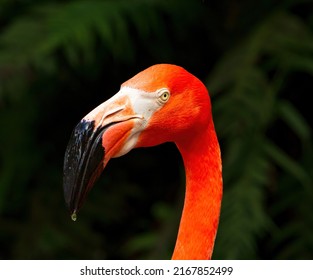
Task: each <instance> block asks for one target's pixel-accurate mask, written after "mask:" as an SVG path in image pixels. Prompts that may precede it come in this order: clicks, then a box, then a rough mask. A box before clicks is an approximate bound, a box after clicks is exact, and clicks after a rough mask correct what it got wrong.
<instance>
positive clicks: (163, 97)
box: [160, 90, 170, 102]
mask: <svg viewBox="0 0 313 280" xmlns="http://www.w3.org/2000/svg"><path fill="white" fill-rule="evenodd" d="M169 98H170V93H169V92H168V91H167V90H164V91H163V92H162V94H161V95H160V99H161V100H162V101H163V102H166V101H167V100H168V99H169Z"/></svg>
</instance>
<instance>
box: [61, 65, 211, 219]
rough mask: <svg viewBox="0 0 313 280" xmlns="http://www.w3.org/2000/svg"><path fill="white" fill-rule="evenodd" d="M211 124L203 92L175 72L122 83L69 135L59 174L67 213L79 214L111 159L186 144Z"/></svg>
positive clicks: (150, 71)
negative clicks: (133, 151)
mask: <svg viewBox="0 0 313 280" xmlns="http://www.w3.org/2000/svg"><path fill="white" fill-rule="evenodd" d="M210 118H211V103H210V98H209V95H208V92H207V89H206V87H205V86H204V85H203V83H202V82H201V81H200V80H199V79H197V78H196V77H195V76H193V75H192V74H190V73H189V72H187V71H186V70H184V69H183V68H181V67H179V66H175V65H169V64H158V65H154V66H151V67H149V68H147V69H146V70H144V71H142V72H140V73H138V74H137V75H135V76H134V77H133V78H131V79H130V80H128V81H126V82H125V83H123V84H122V86H121V88H120V90H119V92H118V93H116V94H115V95H114V96H113V97H111V98H110V99H109V100H107V101H105V102H104V103H102V104H100V105H99V106H98V107H96V108H95V109H94V110H92V111H91V112H90V113H89V114H87V115H86V116H85V117H84V118H83V119H82V120H81V121H80V122H79V123H78V124H77V126H76V127H75V129H74V130H73V132H72V136H71V138H70V140H69V143H68V146H67V149H66V152H65V158H64V169H63V187H64V195H65V200H66V203H67V205H68V207H69V209H70V211H71V213H74V214H75V213H76V212H77V211H78V210H79V209H80V207H81V206H82V204H83V202H84V200H85V197H86V194H87V193H88V192H89V190H90V189H91V188H92V187H93V185H94V183H95V181H96V180H97V179H98V177H99V176H100V174H101V172H102V171H103V169H104V167H105V166H106V164H107V163H108V161H109V160H110V159H111V158H115V157H119V156H122V155H124V154H126V153H128V152H129V151H130V150H131V149H133V148H136V147H148V146H155V145H158V144H161V143H164V142H175V143H176V144H177V145H179V144H180V143H183V142H184V141H189V140H190V139H191V138H192V136H193V135H194V134H195V133H196V131H197V130H201V129H202V128H204V126H205V125H207V124H208V122H209V121H210Z"/></svg>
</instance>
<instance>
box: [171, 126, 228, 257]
mask: <svg viewBox="0 0 313 280" xmlns="http://www.w3.org/2000/svg"><path fill="white" fill-rule="evenodd" d="M177 146H178V149H179V150H180V153H181V154H182V157H183V161H184V165H185V170H186V194H185V202H184V208H183V212H182V217H181V221H180V226H179V231H178V236H177V241H176V245H175V249H174V253H173V256H172V259H180V260H182V259H211V256H212V252H213V247H214V242H215V236H216V233H217V228H218V222H219V216H220V208H221V200H222V192H223V190H222V168H221V155H220V149H219V144H218V140H217V137H216V133H215V129H214V125H213V122H211V123H210V124H209V125H208V128H207V129H206V130H205V131H201V132H199V133H197V134H193V135H192V139H186V140H184V141H181V142H180V143H177Z"/></svg>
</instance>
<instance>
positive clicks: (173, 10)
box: [0, 0, 313, 259]
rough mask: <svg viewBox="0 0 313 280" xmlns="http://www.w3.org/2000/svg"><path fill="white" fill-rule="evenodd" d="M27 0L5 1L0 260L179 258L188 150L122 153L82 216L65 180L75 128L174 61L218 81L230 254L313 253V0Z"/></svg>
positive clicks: (0, 62) (214, 91)
mask: <svg viewBox="0 0 313 280" xmlns="http://www.w3.org/2000/svg"><path fill="white" fill-rule="evenodd" d="M16 3H19V2H16V1H1V2H0V23H1V25H2V27H1V30H0V31H1V33H0V126H1V128H2V130H1V134H0V227H1V232H0V247H1V251H0V258H9V259H47V258H56V259H71V258H72V259H97V258H98V259H106V258H115V259H128V258H142V259H146V258H169V257H170V255H171V252H172V249H173V247H174V241H175V238H176V232H177V227H178V222H179V218H180V213H181V211H180V209H181V207H182V203H183V184H184V183H183V182H184V179H183V178H184V173H183V168H182V163H181V159H180V156H179V154H178V152H177V151H176V150H175V148H174V147H173V145H171V146H169V145H165V146H163V147H157V148H151V149H147V150H144V151H140V150H139V151H136V152H133V153H131V154H130V155H128V156H125V157H123V158H120V159H118V160H116V162H115V161H112V162H110V164H109V166H108V167H107V169H106V171H105V175H104V176H103V177H102V178H101V180H100V182H99V183H98V184H97V186H95V189H94V190H93V191H92V192H91V193H90V196H89V197H88V200H87V203H86V205H85V206H84V208H83V211H82V213H79V215H78V220H77V221H76V222H75V223H73V222H72V221H71V220H70V217H69V215H68V213H67V211H66V208H65V205H64V202H63V195H62V188H61V186H62V164H63V155H64V150H65V147H66V144H67V140H68V138H69V135H70V132H71V129H72V128H73V127H74V125H75V123H76V122H77V121H78V120H79V119H80V118H81V117H82V116H83V115H84V113H86V112H88V111H89V110H90V109H92V108H93V107H94V106H95V105H97V104H98V103H100V102H101V101H103V100H104V99H106V98H107V97H109V96H110V95H112V94H113V93H114V91H115V90H116V88H117V87H118V85H119V84H120V83H121V82H123V81H124V80H125V79H127V78H129V77H130V76H132V75H133V74H135V73H136V72H138V71H139V70H142V69H143V68H145V67H147V66H149V65H151V64H154V63H159V62H169V63H176V64H179V65H182V66H184V67H185V68H187V69H188V70H190V72H193V73H195V74H196V75H197V76H199V77H200V78H202V79H203V77H208V79H207V80H206V84H207V86H208V88H209V91H210V94H211V97H212V107H213V113H214V121H215V126H216V129H217V133H218V137H219V140H220V143H221V149H222V155H223V179H224V197H223V206H222V214H221V220H220V227H219V232H218V236H217V240H216V246H215V252H214V258H218V259H240V258H241V259H257V258H273V259H275V258H276V259H303V258H312V256H313V255H312V252H313V234H312V233H313V219H312V218H311V213H312V212H313V211H312V210H313V209H312V207H313V203H312V202H313V193H312V192H313V184H312V181H313V178H312V166H313V162H312V161H313V160H312V159H313V146H312V143H313V141H312V117H311V111H310V110H311V108H310V106H309V105H310V103H309V100H308V97H307V96H309V94H308V93H310V92H311V90H312V86H313V85H312V75H313V35H312V29H313V17H312V11H313V7H312V5H311V4H310V1H288V0H286V1H281V3H279V4H275V5H274V4H273V3H272V1H260V2H253V9H251V1H248V0H246V1H240V3H239V2H238V3H237V2H236V3H235V2H229V1H217V2H216V3H215V2H214V1H194V0H184V1H181V0H174V1H165V0H132V1H128V0H127V1H126V0H104V1H100V0H98V1H96V0H93V1H87V0H78V1H61V0H60V1H53V0H46V1H36V0H30V1H24V2H23V1H21V3H19V5H17V4H16ZM252 10H253V11H252ZM259 11H261V12H259ZM195 19H197V20H195ZM213 65H215V66H214V67H213ZM106 94H107V95H106ZM165 155H166V160H165ZM178 186H181V188H178Z"/></svg>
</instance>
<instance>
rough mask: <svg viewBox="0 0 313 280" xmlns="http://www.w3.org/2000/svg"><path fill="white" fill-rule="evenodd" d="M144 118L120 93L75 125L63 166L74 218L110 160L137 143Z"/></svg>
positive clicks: (67, 201)
mask: <svg viewBox="0 0 313 280" xmlns="http://www.w3.org/2000/svg"><path fill="white" fill-rule="evenodd" d="M141 120H142V117H141V116H140V115H136V114H135V112H134V111H133V109H132V106H131V102H130V98H129V97H128V96H127V95H126V94H119V93H117V94H116V95H115V96H113V97H112V98H111V99H109V100H108V101H106V102H104V103H102V104H101V105H99V106H98V107H97V108H95V109H94V110H93V111H91V112H90V113H89V114H88V115H87V116H85V117H84V118H83V119H82V120H81V121H80V122H79V123H78V124H77V126H76V127H75V128H74V130H73V132H72V135H71V138H70V140H69V143H68V146H67V149H66V152H65V158H64V168H63V190H64V197H65V201H66V203H67V206H68V208H69V210H70V212H71V214H72V219H73V220H75V219H76V213H77V211H78V210H79V209H80V208H81V206H82V204H83V202H84V200H85V198H86V194H87V193H88V192H89V191H90V189H91V188H92V187H93V185H94V184H95V182H96V180H97V179H98V178H99V176H100V174H101V173H102V171H103V169H104V167H105V166H106V164H107V163H108V161H109V159H110V158H112V157H118V156H121V155H123V154H125V153H127V152H128V151H129V150H131V149H132V147H133V146H134V145H135V141H131V139H132V138H133V137H131V136H132V134H133V133H134V130H135V127H136V126H138V124H139V125H140V122H141Z"/></svg>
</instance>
